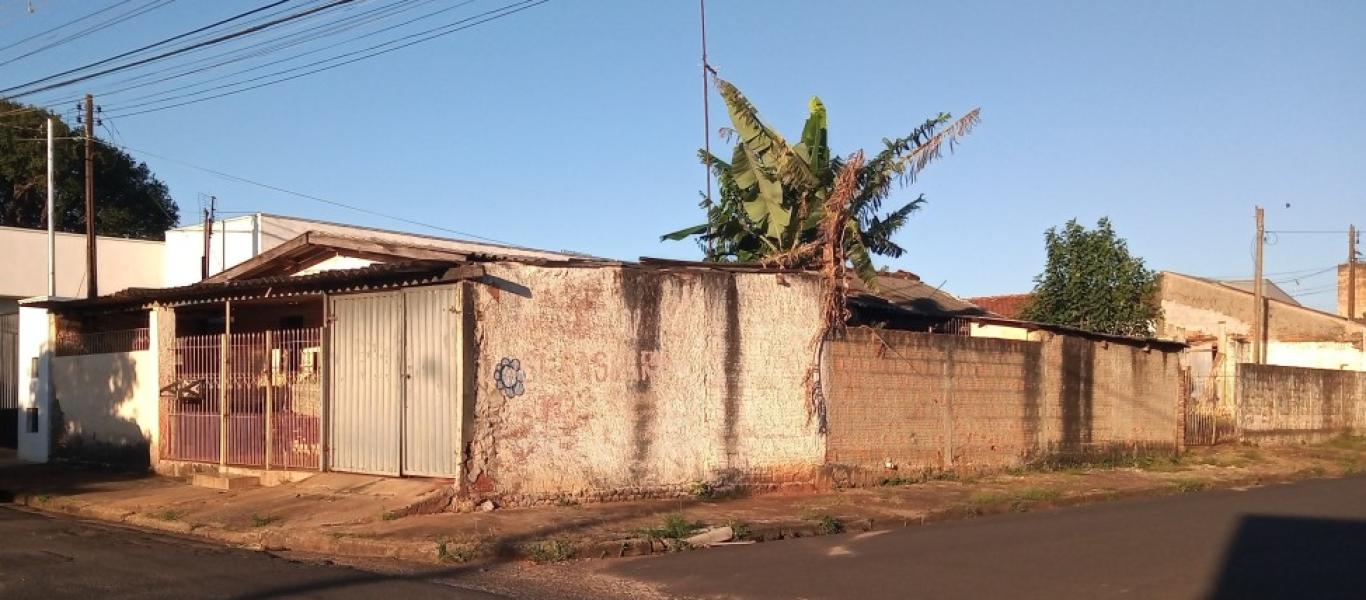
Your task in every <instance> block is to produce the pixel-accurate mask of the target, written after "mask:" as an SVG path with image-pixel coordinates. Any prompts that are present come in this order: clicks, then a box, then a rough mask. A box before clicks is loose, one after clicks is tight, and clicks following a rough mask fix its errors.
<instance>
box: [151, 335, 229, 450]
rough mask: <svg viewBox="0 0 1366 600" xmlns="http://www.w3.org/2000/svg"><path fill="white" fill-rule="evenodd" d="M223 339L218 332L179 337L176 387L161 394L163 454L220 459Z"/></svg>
mask: <svg viewBox="0 0 1366 600" xmlns="http://www.w3.org/2000/svg"><path fill="white" fill-rule="evenodd" d="M222 342H223V340H222V336H219V335H194V336H183V337H178V338H176V340H175V347H174V350H173V351H174V352H175V381H176V385H175V386H174V389H175V390H176V391H175V393H174V395H171V396H165V397H163V398H162V411H161V414H162V436H161V455H162V456H163V457H166V458H169V459H172V460H185V461H193V462H208V463H217V462H219V456H220V454H221V444H220V442H221V437H222V436H221V435H220V429H221V425H222V423H221V416H220V414H219V413H220V405H221V402H220V398H221V390H222V387H223V386H222V382H221V376H220V375H221V373H222V371H221V365H220V363H221V360H222Z"/></svg>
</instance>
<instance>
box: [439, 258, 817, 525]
mask: <svg viewBox="0 0 1366 600" xmlns="http://www.w3.org/2000/svg"><path fill="white" fill-rule="evenodd" d="M488 275H489V277H487V278H486V282H488V283H490V284H491V285H479V286H476V292H475V305H476V311H477V312H476V314H477V324H476V326H475V329H476V334H475V347H476V349H475V355H476V356H477V365H476V368H475V371H476V376H475V382H474V386H475V388H476V389H475V409H474V410H475V425H474V435H473V441H472V443H471V444H470V446H469V448H468V450H467V464H466V465H465V469H464V473H465V474H466V477H467V481H466V482H465V484H466V488H467V489H469V490H470V492H471V493H472V495H474V496H475V497H487V498H496V499H498V501H499V502H501V503H503V504H509V505H525V504H536V503H545V502H563V501H579V500H615V499H630V498H637V497H647V496H662V495H677V494H687V493H694V492H698V491H703V490H704V489H706V488H722V489H724V488H726V487H729V486H744V487H749V488H776V487H783V486H793V485H811V484H813V483H814V482H815V481H816V478H817V476H818V474H819V471H820V465H821V463H822V461H823V459H824V445H823V440H822V438H821V435H820V433H819V420H818V418H816V414H815V412H814V411H813V410H812V408H810V407H809V406H808V397H807V396H808V395H807V392H806V390H807V387H806V385H805V383H804V382H805V381H806V378H807V374H808V371H809V370H810V369H812V368H813V367H814V365H815V364H816V362H815V361H816V359H815V356H816V355H815V352H816V347H817V344H816V342H817V336H818V335H819V332H820V320H821V317H820V313H819V306H820V285H819V282H818V281H817V280H816V279H815V278H814V277H810V276H796V275H790V274H785V275H780V274H773V273H763V274H760V273H749V274H745V273H734V272H726V271H720V270H708V269H673V270H662V269H651V268H643V267H637V266H613V267H581V268H574V267H569V268H566V267H539V266H529V265H520V264H491V265H489V267H488ZM701 484H705V486H706V488H704V487H703V486H702V485H701Z"/></svg>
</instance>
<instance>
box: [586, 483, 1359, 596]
mask: <svg viewBox="0 0 1366 600" xmlns="http://www.w3.org/2000/svg"><path fill="white" fill-rule="evenodd" d="M604 570H605V571H606V572H607V573H609V574H612V575H616V576H620V577H625V578H627V579H631V580H635V581H640V582H645V583H649V584H651V585H652V586H654V587H655V588H656V589H658V590H659V591H661V592H663V593H664V594H666V595H669V596H674V597H703V598H710V597H719V598H739V599H760V598H782V599H790V598H812V599H815V598H859V599H875V598H897V599H903V598H974V599H975V598H1012V599H1028V598H1049V599H1054V598H1218V599H1225V598H1228V599H1234V598H1238V599H1243V598H1254V599H1255V598H1275V599H1279V598H1287V599H1288V598H1297V599H1298V598H1315V599H1327V598H1366V477H1356V478H1351V479H1343V480H1318V481H1309V482H1304V483H1297V484H1291V485H1278V486H1272V487H1266V488H1256V489H1252V490H1248V491H1218V492H1202V493H1192V494H1186V495H1182V496H1176V497H1167V498H1159V499H1147V500H1131V501H1120V502H1112V503H1107V504H1098V505H1094V506H1089V507H1081V508H1067V509H1060V510H1050V511H1040V512H1035V513H1029V514H1021V515H1012V516H1004V517H990V518H983V519H975V520H969V521H960V522H955V523H941V524H934V525H926V526H923V527H911V528H908V529H901V530H895V531H890V532H881V533H878V532H874V533H864V534H842V535H837V536H827V537H820V538H808V539H802V540H793V541H785V542H780V543H771V544H757V545H753V546H735V547H727V548H717V549H712V550H707V551H700V552H690V553H683V554H676V555H669V556H665V557H657V558H646V559H639V560H634V559H633V560H629V561H619V562H616V563H613V564H610V565H608V566H607V567H606V568H605V569H604Z"/></svg>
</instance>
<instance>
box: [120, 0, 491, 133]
mask: <svg viewBox="0 0 1366 600" xmlns="http://www.w3.org/2000/svg"><path fill="white" fill-rule="evenodd" d="M410 1H411V0H406V1H404V2H399V3H397V4H394V5H387V6H384V7H381V8H380V9H374V10H371V11H367V12H365V13H361V14H359V15H354V16H352V17H348V18H346V19H341V20H339V21H337V22H334V23H329V24H327V25H325V26H318V27H314V28H310V29H307V30H304V31H301V32H297V33H292V34H289V35H285V36H281V37H278V38H272V39H269V40H264V41H261V42H258V43H255V44H252V45H250V46H247V47H245V48H238V49H234V50H231V51H228V52H223V53H220V54H216V55H214V56H211V57H206V58H202V59H199V60H195V61H190V62H188V63H185V64H182V65H177V66H175V67H170V68H166V69H161V70H158V71H154V72H152V73H148V74H143V75H139V76H136V77H132V78H129V79H125V80H123V81H121V82H119V83H131V82H134V81H137V80H139V79H144V78H146V77H153V76H156V75H157V74H160V73H166V72H170V71H175V70H176V69H178V68H182V67H186V66H190V65H193V64H197V63H202V62H206V61H211V60H215V59H218V58H223V57H229V56H233V55H239V56H233V57H232V58H228V59H226V60H222V61H220V62H216V63H213V64H209V65H207V66H203V67H199V68H196V69H191V70H188V71H181V72H179V73H174V74H172V75H167V76H165V77H161V78H159V79H155V80H152V81H144V82H141V83H137V84H135V85H130V86H127V87H123V88H118V89H113V90H107V91H101V92H100V95H101V96H106V97H107V96H111V95H114V94H120V93H123V92H127V91H132V90H137V89H140V88H143V87H148V86H152V85H155V84H158V83H162V82H165V81H170V80H173V79H179V78H181V77H185V76H187V75H194V74H196V73H201V72H204V71H209V70H212V69H215V68H217V67H220V66H223V65H228V64H232V63H234V62H239V61H241V60H246V59H251V58H258V57H261V56H266V55H269V54H271V53H274V52H277V51H280V50H283V49H286V48H290V47H293V46H297V45H300V44H306V43H308V42H312V41H315V40H318V39H322V38H324V37H328V36H331V35H336V34H338V33H343V32H345V31H348V30H351V29H355V28H357V27H361V26H364V25H367V24H369V23H372V22H374V21H377V20H379V19H382V18H386V17H389V16H392V14H397V13H398V12H403V11H406V10H410V9H412V8H415V7H416V6H420V5H423V4H429V3H431V2H433V1H434V0H422V1H421V2H419V3H418V4H417V5H414V6H408V7H403V6H402V5H404V4H408V3H409V2H410ZM472 2H474V0H465V1H463V2H459V3H457V4H454V5H452V6H448V7H446V8H443V9H441V10H438V11H436V12H433V13H429V14H427V15H424V16H421V17H417V18H414V19H410V20H408V21H404V22H402V23H399V24H396V25H391V26H389V27H385V28H383V29H379V30H376V31H372V32H369V33H366V34H364V35H360V36H357V37H354V38H350V39H347V40H343V41H341V42H338V43H335V44H329V45H327V46H323V47H320V48H315V49H312V50H309V51H307V52H303V53H300V54H296V55H294V56H291V57H288V58H284V59H279V60H275V61H271V62H268V63H264V64H261V65H256V66H253V67H250V68H247V69H242V70H239V71H235V72H233V73H229V74H226V75H222V76H219V77H213V78H209V79H205V80H202V81H198V82H195V83H190V84H186V85H183V86H177V87H173V88H169V89H163V90H159V91H157V92H153V93H151V94H147V95H144V96H138V97H134V98H129V99H128V100H126V101H127V102H133V101H137V100H143V99H147V98H154V97H156V96H158V95H162V94H166V93H169V92H175V91H179V90H184V89H190V88H194V87H199V86H202V85H205V84H208V83H211V82H214V81H219V80H223V79H229V78H232V77H234V76H237V75H240V74H243V73H247V72H250V71H255V70H259V69H263V68H265V67H269V66H271V65H275V64H280V63H284V62H289V61H291V60H295V59H297V58H301V57H304V56H307V55H309V54H316V53H318V52H322V51H324V50H328V49H331V48H335V47H337V46H341V45H345V44H349V43H352V42H355V41H357V40H361V39H364V38H367V37H370V36H373V35H376V34H379V33H382V32H384V31H388V30H391V29H395V28H398V27H402V26H404V25H408V24H411V23H414V22H417V21H420V20H423V19H426V18H430V17H432V16H435V15H437V14H440V13H444V12H447V11H450V10H454V9H456V8H460V7H462V6H465V5H467V4H470V3H472ZM382 9H390V14H381V15H378V16H371V13H376V12H380V11H381V10H382ZM367 16H369V17H370V18H368V19H366V20H362V21H361V22H359V23H349V24H347V23H345V22H346V21H348V20H351V19H356V18H359V17H367ZM329 27H330V28H331V30H329V31H325V32H323V33H321V34H314V32H315V31H316V30H321V29H327V28H329ZM310 34H312V35H310ZM291 37H300V38H301V39H297V40H293V41H288V42H285V41H283V40H286V39H287V38H291ZM268 44H275V45H274V46H272V47H270V48H266V49H264V50H261V51H259V52H255V53H250V54H246V55H240V54H241V53H242V52H243V51H246V50H251V49H253V48H257V47H260V46H265V45H268ZM239 83H240V82H239ZM202 91H203V90H202ZM124 108H126V107H124Z"/></svg>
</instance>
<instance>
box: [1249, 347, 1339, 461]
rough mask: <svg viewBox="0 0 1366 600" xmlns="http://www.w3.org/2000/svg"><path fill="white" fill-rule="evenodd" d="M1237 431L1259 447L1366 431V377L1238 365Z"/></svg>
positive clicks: (1304, 369) (1319, 371)
mask: <svg viewBox="0 0 1366 600" xmlns="http://www.w3.org/2000/svg"><path fill="white" fill-rule="evenodd" d="M1237 415H1238V430H1239V434H1240V436H1241V438H1242V439H1243V440H1244V441H1248V442H1253V443H1258V444H1284V443H1300V442H1315V441H1321V440H1324V439H1328V438H1332V437H1336V436H1340V435H1348V434H1358V435H1359V434H1361V433H1363V431H1366V373H1362V372H1359V371H1336V370H1329V369H1307V368H1301V367H1283V366H1276V365H1255V364H1240V365H1238V411H1237Z"/></svg>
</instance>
